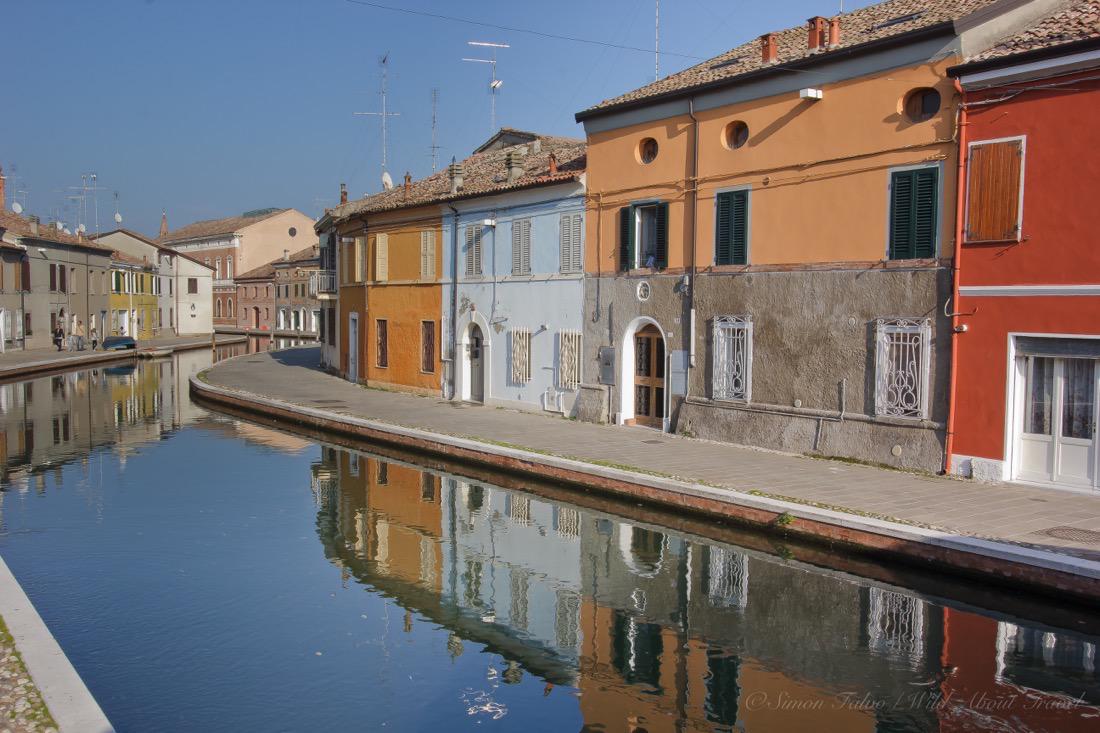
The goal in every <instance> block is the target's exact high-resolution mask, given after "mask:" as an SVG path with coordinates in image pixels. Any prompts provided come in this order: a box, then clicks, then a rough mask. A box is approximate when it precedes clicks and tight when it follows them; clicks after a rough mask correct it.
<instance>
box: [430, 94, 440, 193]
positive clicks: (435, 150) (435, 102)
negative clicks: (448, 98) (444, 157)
mask: <svg viewBox="0 0 1100 733" xmlns="http://www.w3.org/2000/svg"><path fill="white" fill-rule="evenodd" d="M438 107H439V90H438V89H433V90H432V147H431V151H432V173H435V170H436V168H438V167H439V145H438V144H437V142H438V138H437V135H436V124H435V120H436V109H437V108H438Z"/></svg>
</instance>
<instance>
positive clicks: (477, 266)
mask: <svg viewBox="0 0 1100 733" xmlns="http://www.w3.org/2000/svg"><path fill="white" fill-rule="evenodd" d="M483 233H484V230H483V229H482V228H481V227H480V226H479V227H476V228H475V229H474V274H475V275H480V274H481V273H482V272H483V270H482V269H481V235H482V234H483Z"/></svg>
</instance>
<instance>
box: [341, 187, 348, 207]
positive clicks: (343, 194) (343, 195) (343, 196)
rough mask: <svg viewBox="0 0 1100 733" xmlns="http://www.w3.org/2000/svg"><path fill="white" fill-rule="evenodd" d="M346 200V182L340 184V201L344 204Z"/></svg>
mask: <svg viewBox="0 0 1100 733" xmlns="http://www.w3.org/2000/svg"><path fill="white" fill-rule="evenodd" d="M347 202H348V184H346V183H341V184H340V203H342V204H346V203H347Z"/></svg>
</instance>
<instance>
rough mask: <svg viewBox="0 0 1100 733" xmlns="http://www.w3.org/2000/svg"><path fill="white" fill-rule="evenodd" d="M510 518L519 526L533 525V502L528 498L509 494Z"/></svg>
mask: <svg viewBox="0 0 1100 733" xmlns="http://www.w3.org/2000/svg"><path fill="white" fill-rule="evenodd" d="M505 509H506V511H507V514H508V518H509V519H511V520H512V521H513V522H516V523H518V524H524V525H526V524H530V523H531V500H530V499H529V498H528V497H526V496H518V495H517V494H508V501H507V507H505Z"/></svg>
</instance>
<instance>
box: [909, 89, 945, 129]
mask: <svg viewBox="0 0 1100 733" xmlns="http://www.w3.org/2000/svg"><path fill="white" fill-rule="evenodd" d="M904 107H905V116H906V117H908V118H909V121H910V122H924V121H926V120H930V119H932V118H933V117H935V116H936V113H937V112H939V111H940V93H939V92H937V91H936V90H935V89H932V88H930V87H922V88H920V89H914V90H913V91H911V92H909V94H907V95H906V97H905V105H904Z"/></svg>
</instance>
